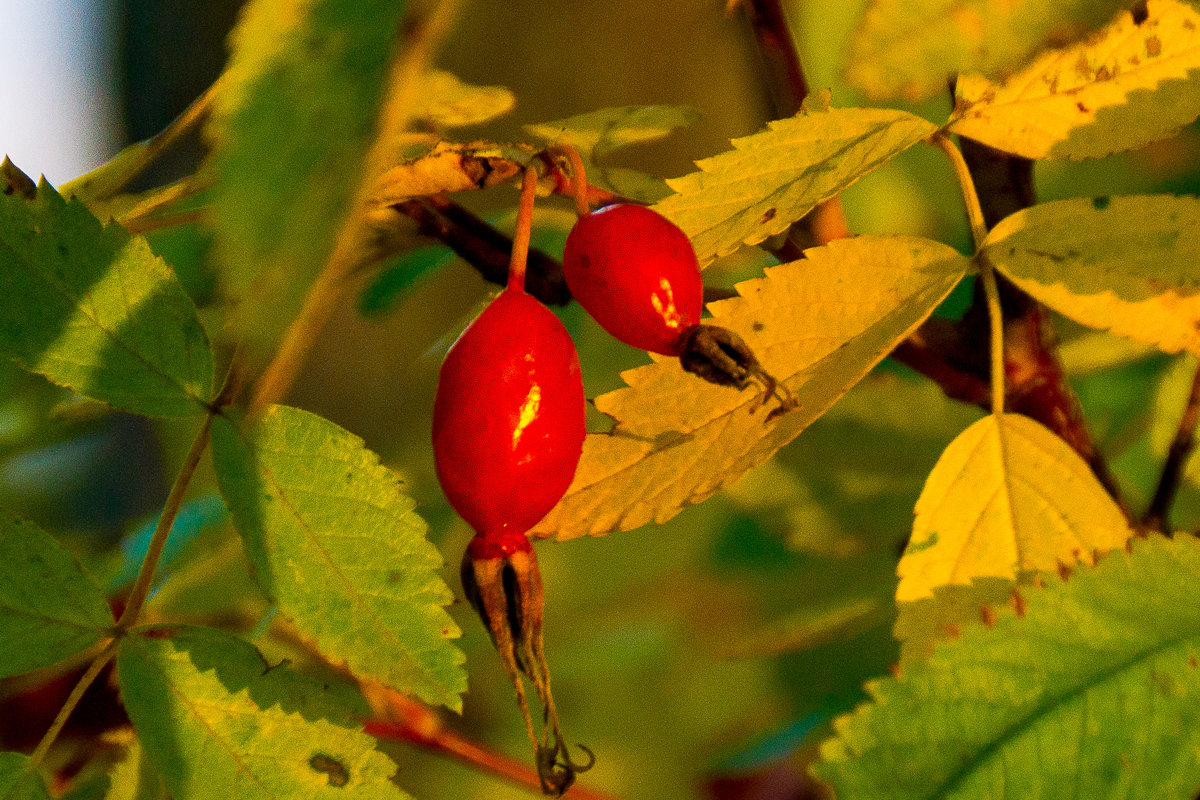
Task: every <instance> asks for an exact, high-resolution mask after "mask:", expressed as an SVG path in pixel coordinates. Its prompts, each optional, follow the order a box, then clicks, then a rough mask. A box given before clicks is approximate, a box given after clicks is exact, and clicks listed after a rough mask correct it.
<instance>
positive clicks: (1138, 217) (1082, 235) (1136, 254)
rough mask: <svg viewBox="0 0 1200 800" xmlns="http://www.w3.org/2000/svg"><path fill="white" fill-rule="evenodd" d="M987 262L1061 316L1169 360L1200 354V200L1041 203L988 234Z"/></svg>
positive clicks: (1141, 198) (1165, 198)
mask: <svg viewBox="0 0 1200 800" xmlns="http://www.w3.org/2000/svg"><path fill="white" fill-rule="evenodd" d="M983 257H984V258H986V259H988V260H989V261H990V262H991V263H992V264H993V265H995V266H996V268H997V269H999V270H1000V271H1001V272H1003V273H1004V274H1005V275H1006V276H1007V277H1008V278H1009V279H1011V280H1012V281H1013V282H1014V283H1016V284H1017V285H1018V286H1019V287H1020V288H1021V289H1022V290H1024V291H1026V292H1028V293H1029V294H1031V295H1033V296H1034V297H1036V298H1037V299H1038V300H1040V301H1041V302H1043V303H1045V304H1046V305H1048V306H1050V307H1051V308H1053V309H1054V310H1055V311H1058V312H1059V313H1060V314H1063V315H1064V316H1067V317H1070V318H1071V319H1073V320H1075V321H1076V322H1079V323H1081V324H1083V325H1087V326H1089V327H1092V328H1098V329H1100V330H1111V331H1112V332H1113V333H1116V334H1120V335H1121V336H1126V337H1128V338H1130V339H1134V340H1136V341H1138V342H1141V343H1143V344H1149V345H1153V346H1155V347H1158V348H1160V349H1162V350H1165V351H1167V352H1169V353H1173V352H1177V351H1179V350H1189V351H1191V352H1193V353H1200V330H1198V326H1200V278H1198V277H1197V271H1196V265H1197V264H1198V263H1200V200H1197V199H1196V198H1194V197H1170V196H1164V195H1154V196H1139V197H1112V198H1108V197H1100V198H1096V199H1094V200H1087V199H1075V200H1060V201H1057V202H1053V203H1044V204H1041V205H1037V206H1033V207H1032V208H1028V209H1025V210H1023V211H1019V212H1017V213H1016V214H1013V215H1011V216H1009V217H1007V218H1005V219H1003V220H1001V222H1000V223H999V224H998V225H997V226H996V227H995V228H993V229H992V231H991V233H989V234H988V238H987V241H986V242H985V243H984V248H983Z"/></svg>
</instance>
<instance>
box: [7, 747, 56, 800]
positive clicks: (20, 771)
mask: <svg viewBox="0 0 1200 800" xmlns="http://www.w3.org/2000/svg"><path fill="white" fill-rule="evenodd" d="M28 765H29V757H28V756H23V755H21V754H20V753H0V800H50V792H49V790H47V789H46V782H45V781H43V780H42V776H41V774H40V773H39V772H38V771H37V770H33V771H32V772H26V771H25V770H26V768H27V767H28Z"/></svg>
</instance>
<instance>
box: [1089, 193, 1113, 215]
mask: <svg viewBox="0 0 1200 800" xmlns="http://www.w3.org/2000/svg"><path fill="white" fill-rule="evenodd" d="M1110 203H1112V198H1111V197H1109V196H1108V195H1104V196H1102V197H1093V198H1092V208H1094V209H1096V210H1097V211H1103V210H1104V209H1106V208H1108V206H1109V204H1110Z"/></svg>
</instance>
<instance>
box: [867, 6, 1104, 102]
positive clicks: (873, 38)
mask: <svg viewBox="0 0 1200 800" xmlns="http://www.w3.org/2000/svg"><path fill="white" fill-rule="evenodd" d="M1126 5H1127V4H1126V3H1124V2H1120V0H1025V2H1021V3H993V2H988V0H871V2H869V3H868V4H867V6H866V10H865V11H864V12H863V16H862V20H861V21H860V22H859V25H858V29H857V31H856V32H855V34H854V38H853V40H852V44H851V46H850V48H849V53H850V58H849V61H848V62H847V65H846V78H847V80H849V81H850V83H852V84H854V85H855V86H859V87H861V88H862V89H863V90H864V91H866V93H867V94H868V95H869V96H870V97H872V98H875V99H882V98H896V97H903V98H905V99H908V100H920V99H922V98H925V97H928V96H930V95H933V94H936V93H938V92H945V90H946V81H947V80H948V79H949V78H951V77H953V76H954V75H955V74H956V73H959V72H966V71H976V72H982V73H983V74H985V75H996V74H1003V73H1006V72H1011V71H1012V70H1013V69H1014V68H1016V67H1019V66H1020V65H1021V63H1022V62H1024V61H1025V60H1026V59H1027V58H1029V57H1030V56H1031V55H1033V54H1034V53H1036V52H1037V51H1038V50H1040V49H1041V48H1042V47H1044V46H1045V45H1047V44H1049V43H1051V42H1062V41H1064V40H1069V39H1071V38H1074V37H1075V36H1078V35H1080V34H1082V33H1084V32H1085V31H1087V30H1090V29H1092V28H1094V27H1096V26H1098V25H1101V24H1103V23H1104V22H1105V21H1106V20H1108V18H1109V17H1111V16H1112V14H1113V13H1114V12H1115V11H1117V10H1118V9H1120V8H1122V7H1124V6H1126Z"/></svg>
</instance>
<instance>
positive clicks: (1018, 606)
mask: <svg viewBox="0 0 1200 800" xmlns="http://www.w3.org/2000/svg"><path fill="white" fill-rule="evenodd" d="M1010 600H1011V601H1012V607H1013V611H1015V612H1017V616H1018V617H1023V616H1025V598H1024V597H1022V596H1021V595H1020V594H1018V593H1017V592H1013V593H1012V597H1011V598H1010Z"/></svg>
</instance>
